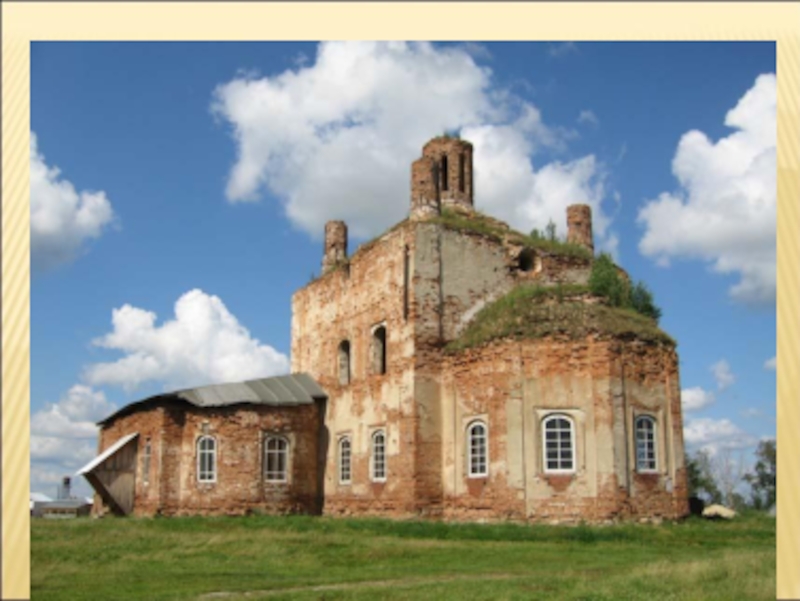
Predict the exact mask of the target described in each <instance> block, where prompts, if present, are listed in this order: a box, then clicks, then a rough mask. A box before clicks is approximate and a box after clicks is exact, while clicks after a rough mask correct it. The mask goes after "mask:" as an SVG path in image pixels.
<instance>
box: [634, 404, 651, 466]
mask: <svg viewBox="0 0 800 601" xmlns="http://www.w3.org/2000/svg"><path fill="white" fill-rule="evenodd" d="M635 431H636V469H637V470H638V471H640V472H652V471H655V470H656V420H654V419H653V418H652V417H648V416H642V417H638V418H636V427H635Z"/></svg>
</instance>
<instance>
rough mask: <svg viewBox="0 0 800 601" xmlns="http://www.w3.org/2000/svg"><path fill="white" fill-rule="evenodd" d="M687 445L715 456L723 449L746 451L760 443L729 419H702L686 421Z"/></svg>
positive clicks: (685, 435) (684, 435)
mask: <svg viewBox="0 0 800 601" xmlns="http://www.w3.org/2000/svg"><path fill="white" fill-rule="evenodd" d="M683 438H684V440H685V442H686V445H687V446H689V447H692V448H695V449H704V450H707V451H709V452H710V453H711V454H715V453H716V452H717V451H720V450H722V449H731V450H735V449H745V448H748V447H752V446H754V445H756V444H757V443H758V439H757V438H756V437H755V436H752V435H751V434H748V433H747V432H745V431H744V430H742V429H741V428H740V427H739V426H737V425H736V424H734V423H733V422H732V421H730V420H729V419H727V418H722V419H713V418H710V417H702V418H696V419H689V420H686V422H685V423H684V426H683Z"/></svg>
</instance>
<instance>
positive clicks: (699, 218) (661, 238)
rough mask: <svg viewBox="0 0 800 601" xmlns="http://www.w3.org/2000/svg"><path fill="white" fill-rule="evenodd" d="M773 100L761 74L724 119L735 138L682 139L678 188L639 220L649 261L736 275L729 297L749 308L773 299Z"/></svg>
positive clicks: (694, 135) (770, 84) (768, 79)
mask: <svg viewBox="0 0 800 601" xmlns="http://www.w3.org/2000/svg"><path fill="white" fill-rule="evenodd" d="M776 98H777V94H776V85H775V75H773V74H765V75H760V76H759V77H758V78H757V79H756V81H755V84H754V85H753V87H752V88H751V89H750V90H748V91H747V93H746V94H745V95H744V96H743V97H742V98H741V99H740V100H739V102H738V103H737V105H736V106H735V107H734V108H733V109H732V110H730V111H729V112H728V114H727V115H726V116H725V125H727V126H728V127H731V128H733V129H734V130H735V131H734V132H733V133H731V134H730V135H728V136H727V137H725V138H722V139H721V140H718V141H717V142H716V143H714V142H712V141H711V140H709V138H708V137H707V136H706V135H705V134H704V133H702V132H700V131H690V132H688V133H686V134H684V136H683V137H682V138H681V140H680V143H679V144H678V148H677V151H676V153H675V157H674V159H673V162H672V171H673V173H674V175H675V177H676V178H677V179H678V181H679V183H680V188H679V189H678V190H677V191H675V192H662V193H661V194H660V195H659V196H658V198H657V199H655V200H650V201H648V202H647V203H646V204H645V206H644V207H643V208H642V209H641V210H640V211H639V217H638V221H639V223H640V224H643V225H644V227H645V228H646V231H645V233H644V236H643V237H642V239H641V241H640V242H639V250H640V251H641V252H642V253H643V254H644V255H645V256H648V257H651V258H653V259H655V260H656V261H658V262H659V264H661V265H667V264H668V263H669V260H670V259H671V258H679V259H702V260H705V261H708V262H709V263H710V267H711V269H712V270H713V271H715V272H717V273H721V274H738V276H739V278H740V279H739V281H738V283H736V284H735V285H734V286H733V287H732V288H731V289H730V291H729V292H730V294H731V296H732V297H733V298H734V299H736V300H738V301H742V302H745V303H750V304H756V303H762V304H768V303H773V302H774V300H775V281H776V279H775V273H776V271H775V215H776V198H777V188H776V135H777V134H776Z"/></svg>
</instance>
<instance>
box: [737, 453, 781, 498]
mask: <svg viewBox="0 0 800 601" xmlns="http://www.w3.org/2000/svg"><path fill="white" fill-rule="evenodd" d="M776 450H777V449H776V448H775V441H774V440H762V441H761V442H760V443H758V448H757V449H756V458H757V460H756V464H755V466H754V468H753V472H751V473H748V474H746V475H745V477H744V479H745V481H747V483H748V484H750V488H751V491H752V492H751V494H752V501H751V502H752V505H753V507H755V508H756V509H769V508H770V507H772V506H773V505H774V504H775V498H776V491H777V474H778V472H777V463H776V455H777V453H776Z"/></svg>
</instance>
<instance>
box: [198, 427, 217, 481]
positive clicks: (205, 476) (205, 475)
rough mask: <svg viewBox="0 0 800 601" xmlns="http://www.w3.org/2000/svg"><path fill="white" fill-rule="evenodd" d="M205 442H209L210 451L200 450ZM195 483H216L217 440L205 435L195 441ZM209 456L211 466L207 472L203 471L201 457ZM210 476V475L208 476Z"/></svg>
mask: <svg viewBox="0 0 800 601" xmlns="http://www.w3.org/2000/svg"><path fill="white" fill-rule="evenodd" d="M205 441H210V442H211V448H210V449H204V448H202V446H203V443H204V442H205ZM196 448H197V481H198V482H199V483H201V484H213V483H214V482H216V481H217V439H216V438H214V437H213V436H209V435H207V434H205V435H203V436H201V437H200V438H198V439H197V445H196ZM204 455H210V456H211V466H210V468H209V470H208V471H203V468H202V463H203V456H204ZM209 474H210V475H209Z"/></svg>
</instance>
